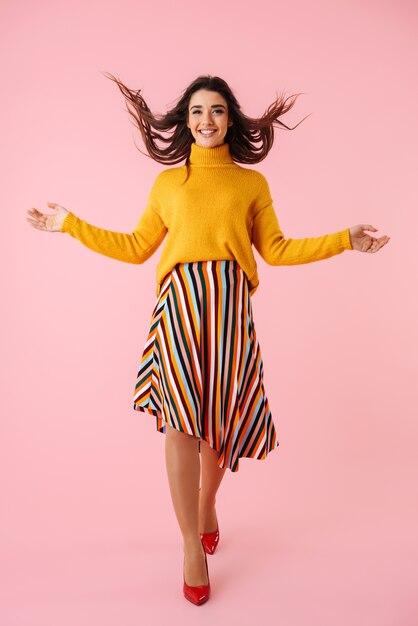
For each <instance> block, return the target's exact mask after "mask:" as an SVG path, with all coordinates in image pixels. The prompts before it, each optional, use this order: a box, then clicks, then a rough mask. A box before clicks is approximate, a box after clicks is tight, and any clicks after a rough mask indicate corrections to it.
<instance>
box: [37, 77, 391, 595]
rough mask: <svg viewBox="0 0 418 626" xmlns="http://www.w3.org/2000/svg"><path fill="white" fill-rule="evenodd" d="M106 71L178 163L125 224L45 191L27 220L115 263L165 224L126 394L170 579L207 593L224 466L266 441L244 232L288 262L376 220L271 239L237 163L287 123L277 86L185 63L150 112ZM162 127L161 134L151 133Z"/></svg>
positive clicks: (259, 197) (337, 246) (247, 174)
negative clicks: (158, 512)
mask: <svg viewBox="0 0 418 626" xmlns="http://www.w3.org/2000/svg"><path fill="white" fill-rule="evenodd" d="M109 76H110V77H111V79H112V80H114V81H115V82H116V84H117V85H118V87H119V89H120V90H121V92H122V93H123V95H124V96H125V98H126V102H127V104H128V111H129V113H130V115H131V116H132V117H133V119H134V120H135V123H136V124H137V126H138V129H139V131H140V133H141V135H142V138H143V140H144V143H145V146H146V149H147V152H148V155H149V156H151V157H152V158H153V159H155V160H156V161H158V162H159V163H162V164H170V165H174V164H176V163H179V162H181V161H183V160H185V159H186V162H185V164H183V165H180V166H178V167H171V168H167V169H164V170H162V171H161V172H160V173H159V174H158V176H157V177H156V179H155V181H154V184H153V186H152V188H151V191H150V194H149V197H148V201H147V204H146V207H145V209H144V211H143V213H142V214H141V216H140V218H139V221H138V223H137V225H136V227H135V229H134V231H133V232H132V233H131V234H124V233H118V232H112V231H109V230H105V229H102V228H99V227H97V226H93V225H91V224H89V223H87V222H86V221H84V220H82V219H80V218H79V217H77V216H76V215H75V214H74V213H72V212H71V211H68V210H67V209H65V208H64V207H62V206H60V205H58V204H55V203H48V207H50V208H51V209H52V210H54V211H55V213H54V214H52V215H51V214H49V215H48V214H43V213H41V212H40V211H38V210H37V209H32V210H29V211H28V213H29V215H30V217H29V218H27V220H28V221H29V222H30V224H31V225H32V226H33V227H34V228H38V229H40V230H44V231H48V232H57V231H61V232H66V233H68V234H69V235H71V236H72V237H75V238H77V239H78V240H79V241H80V242H81V243H82V244H84V245H85V246H87V247H88V248H90V249H91V250H94V251H95V252H98V253H100V254H104V255H106V256H109V257H112V258H114V259H117V260H120V261H125V262H127V263H138V264H139V263H144V262H145V261H146V260H147V259H148V258H149V257H150V256H151V255H152V254H153V253H154V252H155V251H156V250H157V248H158V247H159V246H160V244H161V243H162V241H163V239H164V238H165V237H167V239H166V243H165V246H164V248H163V250H162V254H161V257H160V260H159V263H158V265H157V289H156V295H157V300H156V303H155V306H154V310H153V312H152V316H151V322H150V327H149V333H148V338H147V341H146V343H145V347H144V351H143V354H142V359H141V362H140V364H139V370H138V375H137V379H136V384H135V390H134V405H133V408H134V409H135V410H138V411H145V412H147V413H149V414H151V415H154V416H155V419H156V429H157V430H158V431H159V432H162V433H165V435H166V439H165V458H166V467H167V475H168V481H169V487H170V492H171V497H172V501H173V508H174V511H175V515H176V517H177V520H178V524H179V527H180V531H181V534H182V537H183V552H184V561H183V593H184V596H185V597H186V598H187V599H188V600H190V601H191V602H194V603H195V604H202V603H203V602H205V601H206V600H207V599H208V598H209V594H210V582H209V573H208V569H207V559H206V554H207V553H208V554H213V553H214V551H215V548H216V547H217V545H218V541H219V525H218V519H217V514H216V509H215V503H216V494H217V491H218V489H219V486H220V484H221V481H222V479H223V477H224V474H225V471H226V469H227V468H229V469H230V470H231V471H232V472H236V471H238V468H239V459H240V458H241V457H250V458H254V459H265V458H266V456H267V455H268V453H269V452H270V451H272V450H273V449H274V448H276V447H277V446H278V445H279V442H278V440H277V437H276V430H275V426H274V423H273V419H272V415H271V412H270V408H269V403H268V399H267V395H266V393H265V389H264V383H263V361H262V357H261V352H260V346H259V343H258V340H257V335H256V330H255V325H254V319H253V312H252V305H251V296H252V295H253V294H254V292H255V291H256V289H257V287H258V284H259V280H258V274H257V266H256V261H255V258H254V254H253V250H252V246H254V247H255V248H256V250H257V251H258V252H259V254H260V255H261V257H262V258H263V259H264V260H265V261H266V262H267V263H269V264H271V265H293V264H300V263H310V262H313V261H318V260H321V259H326V258H329V257H331V256H333V255H336V254H340V253H342V252H343V251H345V250H358V251H360V252H368V253H375V252H377V251H378V250H380V249H381V248H382V246H384V245H385V244H386V243H387V242H388V241H389V237H387V236H383V237H380V238H375V237H373V236H371V235H368V234H367V233H366V232H365V231H366V230H369V231H376V230H377V229H376V228H374V227H373V226H371V225H369V224H358V225H356V226H352V227H351V228H346V229H343V230H341V231H338V232H336V233H333V234H328V235H323V236H320V237H311V238H305V239H285V237H284V235H283V233H282V231H281V230H280V227H279V223H278V220H277V217H276V214H275V210H274V208H273V203H272V198H271V195H270V190H269V186H268V183H267V180H266V179H265V177H264V176H263V175H262V174H261V173H260V172H258V171H257V170H255V169H253V168H250V167H242V166H240V165H238V163H244V164H254V163H259V162H260V161H261V160H263V159H264V158H265V157H266V156H267V154H268V153H269V151H270V149H271V147H272V145H273V140H274V125H276V126H283V127H284V128H287V129H288V130H289V128H288V127H287V126H285V124H283V123H282V122H281V121H280V120H279V118H280V117H281V116H282V115H283V114H284V113H286V112H287V111H288V110H289V109H290V108H291V107H292V106H293V105H294V102H295V99H296V97H297V96H294V97H293V98H294V99H293V100H292V101H291V102H290V103H289V104H286V102H287V100H288V99H289V98H286V99H283V98H277V99H276V101H275V102H274V103H273V104H272V105H270V107H269V108H268V109H267V111H266V112H265V114H264V115H263V116H262V117H260V118H258V119H257V118H256V119H253V118H250V117H247V116H246V115H245V114H244V113H243V112H242V111H241V108H240V105H239V103H238V101H237V100H236V98H235V96H234V94H233V92H232V90H231V89H230V87H229V86H228V84H227V83H226V82H225V81H224V80H222V79H221V78H219V77H216V76H199V77H198V78H197V79H196V80H194V81H193V82H192V83H191V84H190V85H189V86H188V87H187V89H185V91H184V92H183V94H182V96H181V97H180V99H179V100H178V102H177V104H176V105H175V106H174V107H173V108H172V109H171V110H169V111H168V112H167V113H166V114H165V115H160V116H158V115H153V114H152V113H151V111H150V109H149V108H148V106H147V104H146V102H145V100H144V99H143V97H142V96H141V94H140V91H131V90H129V89H128V88H127V87H126V86H125V85H124V84H123V83H121V82H120V81H119V80H118V79H116V78H114V77H113V76H112V75H109ZM129 104H130V105H132V109H130V108H129ZM167 131H172V132H171V136H169V137H167V136H166V135H163V134H161V133H162V132H167ZM159 144H160V145H159ZM256 144H260V145H259V146H258V147H257V146H256ZM199 455H200V456H199ZM199 484H201V487H199Z"/></svg>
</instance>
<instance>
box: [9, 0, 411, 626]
mask: <svg viewBox="0 0 418 626" xmlns="http://www.w3.org/2000/svg"><path fill="white" fill-rule="evenodd" d="M0 17H1V19H0V22H1V33H0V34H1V37H0V41H1V55H0V64H1V76H2V98H1V122H0V123H1V137H2V149H1V164H0V165H1V171H2V173H3V175H4V178H3V183H2V185H1V187H0V194H1V208H2V228H1V236H2V241H1V254H2V261H1V270H2V285H3V287H2V292H3V294H2V295H3V298H2V302H3V304H2V309H1V314H2V318H3V319H2V325H1V327H2V331H3V336H2V352H3V358H2V377H1V381H2V393H1V399H2V418H1V459H0V476H1V518H0V519H1V522H0V523H1V545H0V549H1V555H0V556H1V566H0V567H1V577H2V580H1V581H0V607H1V608H0V623H1V624H2V625H4V626H35V625H36V626H38V625H39V626H49V625H50V624H51V625H52V624H53V625H54V626H55V625H57V624H59V626H67V625H71V626H73V625H75V624H77V626H96V625H97V626H131V625H132V626H133V625H136V624H139V623H144V624H145V623H146V624H152V625H154V624H155V625H160V624H163V623H181V624H183V625H186V626H187V625H188V624H195V623H196V616H197V613H196V611H198V612H199V619H200V623H201V624H213V623H215V620H220V619H221V620H222V621H223V622H225V623H231V624H238V623H240V624H243V625H244V626H246V625H247V624H254V623H256V622H257V623H259V624H263V623H276V622H277V623H280V624H283V625H286V626H287V625H289V626H299V625H302V626H308V625H309V626H331V625H332V626H335V624H339V626H346V625H347V626H348V625H350V626H352V625H353V624H355V625H356V626H363V625H364V626H375V625H378V626H389V625H394V626H395V625H396V626H398V625H399V624H401V625H402V626H412V625H415V624H417V623H418V600H417V591H418V589H417V587H418V584H417V580H418V577H417V573H418V572H417V569H418V567H417V563H418V540H417V523H418V500H417V470H418V460H417V452H416V451H417V443H418V441H417V434H418V433H417V431H418V426H417V415H418V411H417V407H418V403H417V371H418V369H417V348H418V341H417V313H418V311H417V290H416V277H417V269H418V268H417V260H416V259H417V252H416V248H417V238H416V231H417V226H418V224H417V221H418V218H417V191H416V169H417V160H416V155H417V149H416V146H417V140H418V132H417V115H416V114H417V105H418V90H417V83H416V68H417V60H418V59H417V37H416V35H417V5H416V4H415V3H413V2H411V1H410V2H407V1H405V0H404V1H402V0H401V1H399V0H396V1H395V0H391V1H388V0H387V1H383V2H382V1H379V2H377V1H373V2H370V1H366V2H360V1H355V2H353V1H350V2H349V1H347V0H345V1H339V2H331V1H330V0H328V1H326V0H320V1H319V2H315V3H311V2H308V1H304V2H303V1H300V0H299V1H296V2H292V3H283V4H279V3H277V2H276V1H273V0H270V1H266V0H261V1H259V2H257V3H254V5H249V6H247V7H245V6H244V4H243V3H241V2H240V3H238V2H236V1H233V2H228V3H200V2H192V1H190V2H176V3H171V2H170V3H169V2H168V0H163V2H159V3H155V2H150V3H148V2H147V3H145V2H143V3H140V2H130V1H127V0H118V1H117V2H115V1H112V0H111V1H106V2H104V3H103V2H87V3H86V2H80V1H74V0H71V2H70V1H69V0H68V1H65V2H41V1H40V2H21V1H15V0H14V1H13V2H11V1H9V2H3V3H2V5H1V13H0ZM105 71H108V72H111V73H113V74H116V75H117V76H119V77H120V79H121V80H122V81H124V82H125V83H126V84H128V86H130V87H131V88H135V89H139V88H140V89H143V94H144V97H145V98H146V100H147V102H148V104H149V105H150V107H151V108H152V109H153V110H154V111H155V112H163V111H164V110H166V108H167V107H168V106H170V105H172V104H173V103H174V101H175V100H176V99H177V98H178V97H179V95H180V93H181V91H182V90H183V89H184V88H185V87H186V86H187V85H188V84H189V83H190V82H191V81H192V80H194V79H195V78H196V77H197V76H198V75H199V74H205V73H211V74H214V75H219V76H221V77H223V78H224V79H225V80H227V81H228V82H229V84H230V85H231V87H232V89H233V90H234V92H235V94H236V96H237V98H238V100H239V101H240V103H241V106H242V108H243V110H244V111H245V112H246V113H247V114H248V115H252V116H258V115H261V114H262V113H263V112H264V111H265V109H266V108H267V106H268V105H269V104H270V103H271V102H272V101H273V100H274V98H275V96H276V93H277V92H279V93H280V92H282V91H283V90H284V91H285V92H286V94H287V95H289V94H292V93H297V92H304V95H301V96H300V97H299V98H298V100H297V103H296V105H295V107H294V108H293V109H292V111H291V112H289V114H288V115H287V116H285V117H284V118H283V121H284V122H285V123H286V124H287V125H289V126H294V125H295V124H297V123H298V122H299V121H300V120H301V119H302V117H304V116H305V115H308V114H309V113H313V115H311V116H310V117H309V118H307V119H306V120H305V121H304V122H303V123H302V124H301V125H300V126H298V128H297V129H295V130H294V131H285V130H283V131H278V132H277V134H276V142H275V144H274V147H273V150H272V151H271V153H270V154H269V156H268V157H267V159H266V160H265V161H263V162H262V163H260V164H259V165H258V166H255V167H256V168H257V169H259V170H260V171H262V172H263V173H264V174H265V175H266V177H267V179H268V181H269V184H270V188H271V191H272V195H273V199H274V204H275V208H276V212H277V215H278V218H279V222H280V225H281V227H282V229H283V231H284V233H285V235H286V236H287V237H308V236H316V235H321V234H324V233H328V232H335V231H337V230H341V229H343V228H346V227H349V226H353V225H355V224H358V223H370V224H372V225H374V226H376V228H378V229H379V230H378V233H377V234H378V236H380V235H384V234H387V235H389V236H391V240H390V242H389V244H388V245H387V246H385V247H384V248H383V249H382V250H381V251H379V252H378V253H377V254H374V255H369V254H361V253H359V252H354V251H353V252H349V251H348V252H344V253H343V254H342V255H339V256H335V257H333V258H331V259H327V260H325V261H320V262H317V263H313V264H308V265H299V266H293V267H272V266H268V265H266V264H265V263H264V261H263V260H262V259H261V258H260V257H259V256H258V255H256V259H257V261H258V267H259V274H260V281H261V282H260V287H259V289H258V291H257V293H256V294H255V295H254V297H253V308H254V315H255V323H256V329H257V334H258V338H259V341H260V345H261V349H262V355H263V360H264V367H265V385H266V391H267V393H268V397H269V401H270V405H271V409H272V413H273V416H274V419H275V424H276V428H277V431H278V436H279V440H280V447H279V448H278V449H277V450H276V451H274V452H272V453H271V455H269V457H268V458H267V460H265V461H255V460H250V459H242V460H241V461H240V470H239V472H238V474H235V475H232V474H231V473H227V474H226V476H225V479H224V482H223V484H222V486H221V489H220V492H219V495H218V501H217V510H218V517H219V522H220V529H221V544H220V547H219V551H218V552H217V553H216V555H214V556H213V557H209V558H208V561H209V572H210V577H211V583H212V598H211V600H210V601H209V602H208V603H207V604H206V605H205V606H204V607H201V608H199V609H196V608H195V607H193V606H192V605H191V604H190V603H188V602H187V601H186V600H185V599H184V598H183V596H182V593H181V585H182V564H183V553H182V541H181V536H180V531H179V529H178V527H177V521H176V519H175V516H174V512H173V509H172V504H171V498H170V495H169V489H168V483H167V478H166V470H165V461H164V435H162V434H160V433H158V432H157V431H156V429H155V420H154V418H153V417H152V416H148V415H147V414H145V413H137V412H135V411H134V410H133V408H132V393H133V384H134V382H135V377H136V373H137V365H138V362H139V358H140V355H141V354H142V349H143V346H144V342H145V340H146V336H147V332H148V324H149V320H150V316H151V312H152V309H153V307H154V303H155V270H156V265H157V262H158V259H159V256H160V254H161V251H162V247H163V245H164V243H163V245H162V246H161V247H160V248H159V250H158V251H157V252H156V253H155V255H154V256H153V257H151V259H150V260H149V261H148V262H147V263H146V264H144V265H142V266H136V265H129V264H125V263H121V262H117V261H114V260H112V259H109V258H107V257H104V256H101V255H98V254H95V253H93V252H92V251H90V250H88V249H87V248H85V247H84V246H82V244H80V243H79V242H77V241H76V240H74V239H72V238H71V237H70V236H68V235H65V234H62V233H53V234H50V233H43V232H41V231H39V230H35V229H33V228H32V227H31V226H30V225H29V223H28V222H26V221H25V220H26V217H27V214H26V211H27V210H28V209H30V208H31V207H36V208H38V209H39V210H41V211H43V212H49V210H48V208H47V206H46V203H47V202H56V203H58V204H61V205H63V206H64V207H66V208H67V209H69V210H72V211H73V212H74V213H75V214H76V215H79V216H80V217H82V218H83V219H86V220H87V221H89V222H90V223H92V224H95V225H98V226H101V227H103V228H109V229H111V230H118V231H121V232H131V230H132V228H133V227H134V226H135V224H136V222H137V219H138V217H139V215H140V213H141V212H142V210H143V207H144V205H145V201H146V198H147V195H148V192H149V190H150V186H151V184H152V181H153V180H154V178H155V176H156V175H157V173H158V172H159V171H160V170H161V168H162V167H164V166H161V165H159V164H158V163H155V162H153V161H152V160H151V159H149V158H147V157H146V156H144V155H142V154H141V153H140V152H139V151H138V150H137V148H136V147H135V143H134V142H136V144H137V145H138V146H139V147H140V148H141V149H142V150H144V147H143V144H142V140H141V138H140V136H139V133H138V132H137V131H136V130H135V128H134V126H133V124H132V122H131V121H130V118H129V115H128V112H127V111H126V108H125V103H124V99H123V96H122V94H121V93H120V92H119V90H118V88H117V86H116V85H115V84H114V83H112V82H111V81H110V80H108V79H107V78H105V76H104V75H103V74H102V72H105ZM402 237H403V239H402Z"/></svg>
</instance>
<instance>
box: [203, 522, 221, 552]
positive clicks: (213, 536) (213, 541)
mask: <svg viewBox="0 0 418 626" xmlns="http://www.w3.org/2000/svg"><path fill="white" fill-rule="evenodd" d="M200 538H201V539H202V543H203V547H204V549H205V552H207V554H213V553H214V552H215V550H216V547H217V545H218V543H219V526H217V527H216V530H215V531H214V532H213V533H200Z"/></svg>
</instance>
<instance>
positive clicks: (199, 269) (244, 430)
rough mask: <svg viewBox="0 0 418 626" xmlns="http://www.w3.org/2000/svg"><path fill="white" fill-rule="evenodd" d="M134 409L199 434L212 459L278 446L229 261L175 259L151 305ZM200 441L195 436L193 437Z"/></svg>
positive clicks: (159, 424) (247, 311) (241, 287)
mask: <svg viewBox="0 0 418 626" xmlns="http://www.w3.org/2000/svg"><path fill="white" fill-rule="evenodd" d="M133 408H134V409H135V410H136V411H146V412H148V413H150V414H152V415H154V416H155V417H156V428H157V430H158V431H159V432H161V433H165V432H166V423H168V424H169V425H170V426H172V427H174V428H176V429H178V430H180V431H182V432H184V433H187V434H189V435H193V436H194V437H197V438H198V439H199V440H204V441H207V442H208V444H209V445H210V446H211V447H212V448H213V449H214V450H216V451H217V452H218V461H217V462H218V465H219V467H221V468H224V467H228V468H229V469H230V470H231V471H233V472H236V471H238V469H239V459H240V458H241V457H250V458H253V459H265V458H266V456H267V454H268V453H269V452H270V451H271V450H273V449H274V448H275V447H276V446H278V445H279V442H278V440H277V437H276V430H275V427H274V422H273V419H272V415H271V412H270V408H269V403H268V399H267V397H266V393H265V389H264V382H263V360H262V357H261V352H260V345H259V342H258V340H257V335H256V331H255V326H254V320H253V312H252V306H251V296H250V293H249V287H248V282H247V277H246V275H245V273H244V271H243V269H242V268H241V266H240V265H239V264H238V262H237V261H235V260H216V261H195V262H190V263H178V264H177V265H176V266H175V267H174V269H173V270H171V272H170V273H169V274H167V276H166V277H165V278H164V281H163V283H162V285H161V289H160V293H159V295H158V298H157V302H156V305H155V307H154V310H153V312H152V316H151V324H150V329H149V333H148V338H147V341H146V344H145V347H144V351H143V353H142V358H141V362H140V365H139V371H138V374H137V380H136V385H135V391H134V405H133ZM199 445H200V443H199Z"/></svg>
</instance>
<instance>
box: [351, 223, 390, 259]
mask: <svg viewBox="0 0 418 626" xmlns="http://www.w3.org/2000/svg"><path fill="white" fill-rule="evenodd" d="M365 230H373V231H377V228H375V227H374V226H370V224H357V226H352V227H351V228H350V240H351V245H352V246H353V250H359V252H377V251H378V250H380V248H382V246H384V245H386V244H387V242H388V241H389V239H390V237H388V236H387V235H383V237H379V238H378V239H375V238H374V237H372V236H371V235H367V234H366V233H365Z"/></svg>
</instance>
